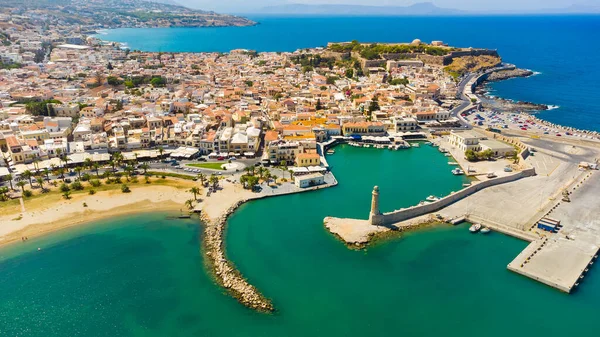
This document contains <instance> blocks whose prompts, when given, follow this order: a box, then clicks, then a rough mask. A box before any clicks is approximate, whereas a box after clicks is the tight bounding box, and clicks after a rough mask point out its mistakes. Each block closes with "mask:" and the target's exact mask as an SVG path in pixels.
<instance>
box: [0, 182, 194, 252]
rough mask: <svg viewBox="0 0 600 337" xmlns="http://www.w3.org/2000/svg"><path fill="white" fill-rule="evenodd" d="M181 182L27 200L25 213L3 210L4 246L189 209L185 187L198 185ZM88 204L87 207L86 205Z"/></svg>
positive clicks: (1, 236)
mask: <svg viewBox="0 0 600 337" xmlns="http://www.w3.org/2000/svg"><path fill="white" fill-rule="evenodd" d="M177 185H178V186H177V187H174V186H165V185H136V186H132V188H131V192H130V193H122V192H121V191H120V190H112V191H103V192H98V193H96V194H94V195H89V194H75V195H73V197H72V199H70V200H65V199H60V201H58V202H54V203H50V204H48V203H44V202H35V201H33V202H29V201H27V200H26V201H25V212H23V213H20V212H12V211H8V210H3V211H2V215H1V216H0V245H4V244H7V243H10V242H14V241H16V240H21V237H23V236H27V237H29V238H31V237H34V236H39V235H42V234H45V233H49V232H52V231H56V230H59V229H62V228H66V227H70V226H74V225H78V224H83V223H87V222H92V221H96V220H100V219H105V218H110V217H113V216H117V215H125V214H133V213H140V212H155V211H179V210H184V211H185V210H187V209H186V207H185V205H184V204H185V201H186V200H188V199H191V198H192V195H191V194H190V192H188V189H186V188H185V187H187V186H188V185H189V186H190V187H191V186H195V184H194V183H192V182H186V181H177ZM84 203H85V204H86V205H87V207H84V205H83V204H84ZM0 210H2V208H0ZM5 212H6V213H5ZM20 214H21V216H20Z"/></svg>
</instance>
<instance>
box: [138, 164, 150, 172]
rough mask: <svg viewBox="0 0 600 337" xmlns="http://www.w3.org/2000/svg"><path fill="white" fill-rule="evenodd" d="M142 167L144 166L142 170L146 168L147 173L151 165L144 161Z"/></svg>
mask: <svg viewBox="0 0 600 337" xmlns="http://www.w3.org/2000/svg"><path fill="white" fill-rule="evenodd" d="M140 167H141V168H142V170H144V175H146V173H147V172H148V169H149V168H150V165H148V163H143V164H142V165H141V166H140Z"/></svg>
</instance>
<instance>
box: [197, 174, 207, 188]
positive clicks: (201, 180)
mask: <svg viewBox="0 0 600 337" xmlns="http://www.w3.org/2000/svg"><path fill="white" fill-rule="evenodd" d="M198 179H200V183H201V184H202V186H204V182H205V181H206V174H204V173H198Z"/></svg>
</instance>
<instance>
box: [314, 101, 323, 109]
mask: <svg viewBox="0 0 600 337" xmlns="http://www.w3.org/2000/svg"><path fill="white" fill-rule="evenodd" d="M315 109H316V110H317V111H319V110H323V106H322V105H321V99H317V106H316V107H315Z"/></svg>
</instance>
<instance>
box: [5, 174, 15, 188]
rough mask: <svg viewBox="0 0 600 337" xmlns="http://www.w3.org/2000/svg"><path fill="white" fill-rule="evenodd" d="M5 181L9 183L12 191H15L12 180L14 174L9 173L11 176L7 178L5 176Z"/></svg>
mask: <svg viewBox="0 0 600 337" xmlns="http://www.w3.org/2000/svg"><path fill="white" fill-rule="evenodd" d="M4 180H5V181H8V183H9V184H10V189H11V190H14V188H13V183H12V180H13V175H12V174H10V173H9V174H7V175H6V176H4Z"/></svg>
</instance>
